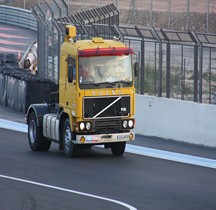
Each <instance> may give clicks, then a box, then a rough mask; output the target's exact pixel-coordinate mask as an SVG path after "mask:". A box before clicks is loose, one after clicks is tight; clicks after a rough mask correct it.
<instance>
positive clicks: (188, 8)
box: [0, 0, 216, 33]
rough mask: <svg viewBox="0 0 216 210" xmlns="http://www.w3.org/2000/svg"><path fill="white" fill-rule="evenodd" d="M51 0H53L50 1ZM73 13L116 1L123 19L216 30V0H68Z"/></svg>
mask: <svg viewBox="0 0 216 210" xmlns="http://www.w3.org/2000/svg"><path fill="white" fill-rule="evenodd" d="M44 2H45V1H44V0H31V1H30V0H16V1H14V0H0V4H5V5H9V6H19V7H22V8H25V9H31V7H33V6H34V5H36V4H38V3H44ZM47 2H48V3H49V2H51V0H47ZM65 2H66V4H67V5H68V9H69V13H71V14H75V13H77V12H81V11H86V10H89V9H92V8H96V7H102V6H105V5H108V4H114V5H115V7H116V8H117V9H118V10H119V11H120V22H121V23H124V24H133V25H143V26H151V27H152V26H153V27H160V28H166V29H171V30H191V31H198V32H209V33H216V28H215V26H214V25H215V19H216V0H181V1H179V0H125V1H120V0H91V1H87V0H82V1H79V0H65Z"/></svg>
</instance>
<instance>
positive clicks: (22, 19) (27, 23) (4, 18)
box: [0, 5, 37, 31]
mask: <svg viewBox="0 0 216 210" xmlns="http://www.w3.org/2000/svg"><path fill="white" fill-rule="evenodd" d="M0 23H6V24H10V25H16V26H19V27H23V28H28V29H31V30H34V31H37V20H36V19H35V17H34V15H33V14H32V12H31V11H29V10H25V9H20V8H17V7H8V6H4V5H0Z"/></svg>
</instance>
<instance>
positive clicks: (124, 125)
mask: <svg viewBox="0 0 216 210" xmlns="http://www.w3.org/2000/svg"><path fill="white" fill-rule="evenodd" d="M127 125H128V122H127V120H124V121H123V123H122V126H123V128H127Z"/></svg>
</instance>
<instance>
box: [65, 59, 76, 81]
mask: <svg viewBox="0 0 216 210" xmlns="http://www.w3.org/2000/svg"><path fill="white" fill-rule="evenodd" d="M67 61H68V82H69V83H71V82H73V80H74V79H76V60H75V59H74V58H73V57H71V56H68V59H67Z"/></svg>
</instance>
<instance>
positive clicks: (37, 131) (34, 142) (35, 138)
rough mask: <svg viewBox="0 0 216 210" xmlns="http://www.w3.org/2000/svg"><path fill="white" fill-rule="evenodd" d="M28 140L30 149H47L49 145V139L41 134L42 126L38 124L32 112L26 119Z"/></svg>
mask: <svg viewBox="0 0 216 210" xmlns="http://www.w3.org/2000/svg"><path fill="white" fill-rule="evenodd" d="M28 142H29V146H30V148H31V150H32V151H48V150H49V148H50V145H51V141H49V140H48V139H46V138H45V137H44V136H43V128H42V127H39V126H38V124H37V120H36V115H35V113H34V112H32V113H31V114H30V116H29V119H28Z"/></svg>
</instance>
